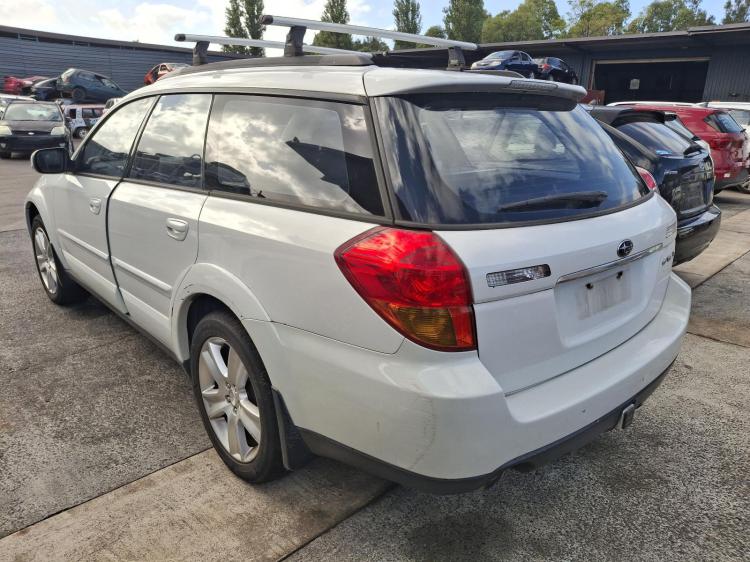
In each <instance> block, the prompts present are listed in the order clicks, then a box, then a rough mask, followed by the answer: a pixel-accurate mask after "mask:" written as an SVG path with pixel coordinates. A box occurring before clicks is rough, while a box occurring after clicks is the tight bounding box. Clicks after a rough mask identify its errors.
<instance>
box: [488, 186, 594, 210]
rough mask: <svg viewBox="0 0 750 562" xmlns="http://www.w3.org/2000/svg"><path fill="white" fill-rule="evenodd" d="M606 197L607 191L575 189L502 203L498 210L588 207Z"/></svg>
mask: <svg viewBox="0 0 750 562" xmlns="http://www.w3.org/2000/svg"><path fill="white" fill-rule="evenodd" d="M606 198H607V192H606V191H573V192H571V193H558V194H555V195H545V196H544V197H535V198H533V199H527V200H526V201H516V202H515V203H508V204H507V205H500V206H499V207H498V208H497V212H502V211H520V210H526V209H529V210H534V209H587V208H591V207H597V206H599V205H600V204H601V202H602V201H604V200H605V199H606Z"/></svg>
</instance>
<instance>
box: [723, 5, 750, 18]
mask: <svg viewBox="0 0 750 562" xmlns="http://www.w3.org/2000/svg"><path fill="white" fill-rule="evenodd" d="M745 21H750V0H727V2H726V4H724V19H723V20H722V21H721V23H742V22H745Z"/></svg>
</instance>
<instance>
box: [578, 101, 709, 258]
mask: <svg viewBox="0 0 750 562" xmlns="http://www.w3.org/2000/svg"><path fill="white" fill-rule="evenodd" d="M591 115H592V116H593V117H595V118H596V119H597V120H598V121H599V122H600V123H601V124H602V127H603V128H604V130H605V131H606V132H607V133H608V134H609V136H610V137H611V138H612V140H613V141H614V142H615V144H616V145H617V147H618V148H619V149H620V150H621V151H622V152H623V153H624V154H625V155H626V156H627V157H628V158H629V159H630V161H631V162H632V163H633V164H634V165H635V166H637V167H638V168H641V169H643V170H646V171H647V172H649V173H650V174H651V176H652V177H653V180H654V181H655V182H656V185H657V186H658V187H659V192H660V193H661V196H662V197H664V199H666V200H667V202H668V203H669V204H670V205H672V208H673V209H674V210H675V213H677V221H678V222H677V246H676V249H675V256H674V262H673V263H674V265H677V264H679V263H682V262H686V261H688V260H691V259H693V258H694V257H696V256H697V255H698V254H700V253H701V252H702V251H703V250H705V249H706V248H707V247H708V245H709V244H710V243H711V241H712V240H713V239H714V237H715V236H716V233H717V232H718V231H719V225H720V223H721V211H720V210H719V208H718V207H717V206H716V205H714V204H713V191H714V181H715V178H714V169H713V162H712V160H711V155H710V153H709V152H708V151H707V150H706V149H705V148H704V147H703V146H701V145H699V144H698V143H696V142H694V141H693V140H691V139H690V138H687V137H686V136H683V135H681V134H679V133H678V132H676V131H675V130H673V129H671V128H670V127H668V126H667V125H665V120H666V119H669V118H671V116H669V117H667V116H665V114H664V112H662V111H650V110H641V109H638V108H625V107H594V108H592V109H591ZM646 181H648V179H647V180H646Z"/></svg>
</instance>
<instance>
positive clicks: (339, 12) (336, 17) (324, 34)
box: [313, 0, 353, 50]
mask: <svg viewBox="0 0 750 562" xmlns="http://www.w3.org/2000/svg"><path fill="white" fill-rule="evenodd" d="M320 19H321V21H328V22H331V23H349V12H348V11H347V10H346V0H327V1H326V6H325V8H324V9H323V15H322V16H320ZM313 45H319V46H321V47H333V48H335V49H349V50H351V49H352V48H353V44H352V36H351V35H349V34H347V33H332V32H330V31H321V32H319V33H318V34H317V35H316V36H315V39H314V40H313Z"/></svg>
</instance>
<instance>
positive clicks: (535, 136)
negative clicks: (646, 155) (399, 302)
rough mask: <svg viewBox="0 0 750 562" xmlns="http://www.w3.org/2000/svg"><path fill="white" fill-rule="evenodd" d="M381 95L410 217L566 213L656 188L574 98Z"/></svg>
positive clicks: (394, 167) (603, 206) (396, 177)
mask: <svg viewBox="0 0 750 562" xmlns="http://www.w3.org/2000/svg"><path fill="white" fill-rule="evenodd" d="M375 103H376V106H377V110H378V117H379V120H380V127H381V130H382V131H383V136H384V141H385V144H386V146H385V155H386V161H387V164H388V168H389V173H390V176H391V185H392V188H393V190H394V192H395V196H396V199H397V203H398V209H397V212H398V213H399V214H400V216H401V218H402V219H403V220H407V221H414V222H418V223H428V224H497V223H514V222H527V221H555V220H565V219H569V218H570V219H572V218H582V217H584V216H587V215H591V214H596V213H601V212H606V211H610V210H614V209H617V208H619V207H621V206H623V205H626V204H628V203H632V202H634V201H637V200H639V199H641V198H642V197H643V196H644V195H646V194H647V193H648V189H647V188H646V187H645V185H644V184H643V183H642V181H641V180H640V179H639V177H638V176H637V172H636V171H635V170H634V169H633V168H632V166H631V165H630V164H629V163H628V162H627V161H626V160H625V158H624V157H623V156H622V154H621V153H620V151H619V150H618V149H617V148H616V147H615V146H614V144H613V142H612V140H611V139H610V138H609V136H608V135H606V134H605V133H604V131H603V130H602V129H601V127H600V126H599V125H598V124H597V123H596V121H595V120H594V119H593V118H592V117H591V116H589V115H588V114H587V113H586V111H585V110H583V109H581V108H578V107H576V106H575V104H574V103H573V102H569V101H567V100H562V99H559V98H551V97H545V96H532V95H525V96H524V97H523V100H521V98H520V96H518V95H508V94H500V93H471V94H468V93H461V94H419V95H411V96H404V97H398V98H394V97H391V98H378V99H376V102H375Z"/></svg>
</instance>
